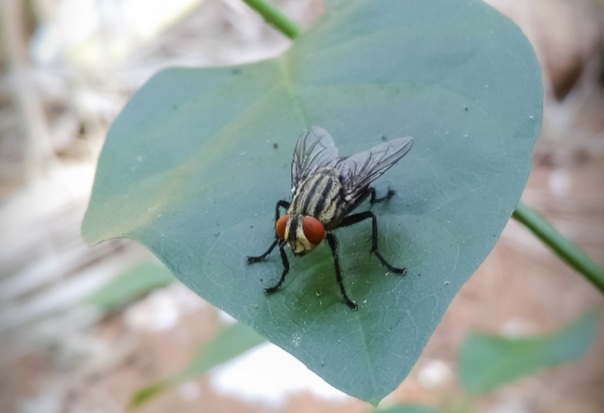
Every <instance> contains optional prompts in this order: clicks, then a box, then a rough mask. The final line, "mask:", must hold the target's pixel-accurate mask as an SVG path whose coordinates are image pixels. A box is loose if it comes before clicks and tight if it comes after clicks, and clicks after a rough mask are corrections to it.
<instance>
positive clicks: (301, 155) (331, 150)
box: [292, 126, 338, 192]
mask: <svg viewBox="0 0 604 413" xmlns="http://www.w3.org/2000/svg"><path fill="white" fill-rule="evenodd" d="M337 156H338V148H336V145H335V143H334V142H333V139H332V138H331V136H330V135H329V133H327V131H326V130H325V129H323V128H320V127H318V126H313V127H312V128H310V129H309V130H308V131H307V132H305V133H304V134H303V135H302V136H300V139H298V143H297V144H296V149H294V158H293V159H292V192H293V191H295V189H296V188H297V186H298V184H299V183H300V182H302V181H303V180H304V179H305V178H306V177H308V176H309V175H312V174H313V173H314V172H315V171H316V170H317V169H319V168H322V167H324V166H327V165H329V164H330V163H332V162H334V161H335V160H336V158H337Z"/></svg>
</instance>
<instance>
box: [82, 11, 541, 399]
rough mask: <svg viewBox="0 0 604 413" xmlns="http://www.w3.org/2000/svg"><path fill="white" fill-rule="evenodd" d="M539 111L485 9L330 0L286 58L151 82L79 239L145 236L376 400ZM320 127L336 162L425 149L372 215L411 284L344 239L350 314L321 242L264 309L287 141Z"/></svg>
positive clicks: (462, 273)
mask: <svg viewBox="0 0 604 413" xmlns="http://www.w3.org/2000/svg"><path fill="white" fill-rule="evenodd" d="M541 104H542V89H541V80H540V70H539V66H538V64H537V61H536V59H535V56H534V55H533V52H532V49H531V46H530V44H529V43H528V42H527V40H526V38H525V37H524V36H523V34H522V33H521V31H520V30H519V29H518V28H517V27H516V26H515V25H514V24H513V23H512V22H511V21H510V20H509V19H507V18H505V17H503V16H501V15H500V14H499V13H497V12H496V11H494V10H493V9H492V8H490V7H489V6H487V5H486V4H484V3H483V2H482V1H479V0H470V1H466V0H464V1H461V0H430V1H428V0H426V1H415V0H413V1H412V0H382V1H380V2H376V1H369V0H334V1H329V2H328V3H327V4H326V10H325V13H324V15H323V16H322V17H321V18H320V19H319V20H318V22H317V23H316V25H315V27H313V28H312V29H311V30H309V31H308V33H305V34H304V35H302V36H301V37H300V38H299V39H298V40H297V41H296V42H295V43H294V44H293V46H292V47H291V48H290V49H289V50H288V51H287V52H286V53H284V54H283V55H282V56H279V57H277V58H275V59H273V60H270V61H264V62H259V63H254V64H248V65H242V66H237V67H230V68H211V69H170V70H166V71H163V72H161V73H160V74H158V75H156V76H155V77H153V78H152V79H151V80H150V81H149V82H148V83H147V84H146V85H145V86H144V87H143V88H142V89H141V90H140V91H139V92H138V93H137V94H136V95H135V96H134V97H133V98H132V100H131V101H130V102H129V104H128V105H127V107H126V108H125V109H124V111H123V112H122V113H121V114H120V116H119V117H118V119H117V120H116V121H115V123H114V124H113V126H112V128H111V130H110V133H109V136H108V137H107V142H106V143H105V146H104V148H103V152H102V154H101V157H100V160H99V165H98V170H97V174H96V180H95V184H94V190H93V194H92V198H91V201H90V206H89V209H88V211H87V213H86V217H85V220H84V225H83V234H84V237H85V238H86V240H87V241H88V242H90V243H95V242H100V241H102V240H105V239H108V238H112V237H129V238H132V239H135V240H138V241H139V242H141V243H142V244H144V245H146V246H147V247H148V248H149V249H150V250H151V251H152V252H153V253H154V254H155V255H156V256H157V257H159V258H160V259H161V260H162V261H163V262H164V263H165V265H166V266H167V267H168V268H169V269H170V270H171V271H172V272H173V273H174V274H175V275H176V276H177V277H178V278H179V279H180V280H181V281H182V282H183V283H185V284H186V285H188V286H189V287H190V288H191V289H192V290H193V291H195V292H197V293H198V294H199V295H201V296H203V297H204V298H205V299H206V300H208V301H209V302H210V303H212V304H214V305H216V306H218V307H220V308H222V309H223V310H225V311H226V312H227V313H229V314H231V315H232V316H233V317H235V318H237V319H238V320H239V321H241V322H243V323H245V324H247V325H249V326H252V327H253V328H254V329H256V330H257V331H258V332H259V333H261V334H262V335H263V336H265V337H267V338H268V339H270V340H271V341H272V342H273V343H275V344H277V345H278V346H280V347H282V348H283V349H285V350H286V351H288V352H289V353H291V354H293V355H294V356H295V357H297V358H298V359H300V360H301V361H302V362H303V363H305V364H306V366H308V367H309V368H310V369H311V370H313V371H314V372H315V373H317V374H318V375H319V376H321V377H322V378H323V379H324V380H326V381H327V382H328V383H330V384H332V385H333V386H335V387H337V388H339V389H341V390H343V391H345V392H347V393H349V394H351V395H353V396H356V397H359V398H361V399H363V400H367V401H369V402H371V403H374V404H375V403H377V402H378V401H379V400H380V399H381V398H382V397H384V396H385V395H386V394H388V393H389V392H390V391H392V390H393V389H394V388H396V387H397V386H398V385H399V383H400V382H401V381H402V380H403V378H404V377H405V376H406V375H407V374H408V372H409V370H410V369H411V367H412V366H413V365H414V364H415V361H416V359H417V357H418V356H419V354H420V353H421V352H422V349H423V348H424V346H425V344H426V342H427V340H428V338H429V337H430V335H431V334H432V331H433V330H434V328H435V327H436V325H437V324H438V323H439V321H440V319H441V317H442V315H443V313H444V311H445V310H446V308H447V306H448V305H449V303H450V301H451V299H452V298H453V297H454V296H455V294H456V293H457V291H458V289H459V288H460V287H461V285H463V284H464V282H465V281H466V280H467V279H468V277H469V276H470V275H471V274H472V273H473V272H474V270H475V269H476V268H477V267H478V265H480V263H481V262H482V261H483V259H484V258H485V257H486V255H487V254H488V253H489V251H490V250H491V248H492V247H493V245H494V243H495V241H496V240H497V238H498V236H499V234H500V233H501V231H502V229H503V227H504V226H505V224H506V222H507V220H508V218H509V217H510V215H511V213H512V211H513V210H514V207H515V205H516V203H517V202H518V200H519V197H520V194H521V192H522V189H523V187H524V184H525V181H526V178H527V176H528V171H529V167H530V159H531V150H532V146H533V144H534V141H535V138H536V136H537V134H538V132H539V128H540V123H541V110H542V108H541ZM313 125H318V126H322V127H324V128H326V129H327V130H328V131H329V132H330V133H331V134H332V135H333V137H334V140H335V142H336V144H337V145H338V147H339V148H340V153H341V154H342V155H349V154H352V153H355V152H358V151H362V150H365V149H368V148H370V147H371V146H373V145H375V144H378V143H381V142H382V141H383V139H389V138H394V137H397V136H404V135H411V136H413V137H414V138H415V144H414V147H413V150H412V151H411V152H410V153H409V154H408V155H407V156H406V157H405V158H404V159H403V160H402V161H401V162H400V164H398V165H396V166H395V167H394V168H392V169H391V170H390V171H388V172H387V173H386V175H384V177H383V178H382V179H381V180H380V181H378V182H377V183H376V186H377V190H378V193H383V192H384V191H386V189H387V187H391V188H393V189H395V190H396V191H397V195H396V196H395V197H394V198H392V199H391V200H390V201H389V202H388V203H387V204H383V205H379V206H375V207H374V208H373V210H374V212H375V213H376V215H377V216H378V220H379V231H380V233H379V235H380V241H379V242H380V248H381V252H382V253H383V255H384V256H385V257H386V258H388V259H389V260H390V261H391V262H392V263H393V264H395V265H404V266H406V267H407V268H408V273H407V275H406V276H405V277H398V276H394V275H388V274H386V271H385V269H384V268H383V267H382V266H381V265H380V263H379V261H378V260H377V259H376V258H375V257H371V256H370V255H369V253H368V251H369V244H368V243H367V239H368V238H369V237H370V233H371V229H370V225H369V223H367V224H366V225H365V224H359V225H357V226H354V227H350V228H345V229H342V230H338V231H337V234H338V237H339V240H340V256H341V265H342V267H343V272H344V277H345V279H344V283H345V285H346V288H347V291H348V292H349V294H350V295H351V297H352V298H353V299H355V300H356V301H357V302H358V303H359V304H361V309H360V310H359V311H356V312H351V311H350V310H349V309H348V307H346V306H345V305H344V304H343V303H342V301H341V296H340V293H339V290H338V286H337V284H336V282H335V276H334V270H333V262H332V257H331V254H330V252H329V248H328V247H327V246H326V245H322V246H320V247H319V248H317V250H316V251H314V252H313V253H312V254H309V255H308V256H305V257H301V258H295V259H292V260H291V273H290V275H289V276H288V279H287V280H286V282H285V284H284V288H283V289H282V291H280V292H279V293H277V294H274V295H272V296H270V297H266V296H265V295H264V293H263V288H264V287H267V286H270V285H273V284H274V283H275V282H276V280H277V279H278V278H279V276H280V274H281V271H282V268H281V262H280V259H279V256H278V254H276V253H274V254H273V255H272V256H271V257H269V259H267V260H266V262H264V263H258V264H255V265H246V259H245V257H246V255H255V254H259V253H261V252H263V251H264V250H265V249H266V248H267V247H268V245H269V244H270V243H271V241H272V239H273V237H274V229H273V228H274V223H273V216H274V205H275V202H276V201H277V200H279V199H282V198H284V197H287V196H288V194H289V193H290V183H289V179H290V171H289V165H290V162H291V159H292V152H293V148H294V145H295V143H296V140H297V138H298V136H299V135H300V134H301V133H302V132H303V131H304V130H306V129H308V128H309V127H310V126H313ZM366 207H367V205H364V206H363V208H366Z"/></svg>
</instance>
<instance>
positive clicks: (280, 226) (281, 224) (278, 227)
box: [275, 215, 289, 241]
mask: <svg viewBox="0 0 604 413" xmlns="http://www.w3.org/2000/svg"><path fill="white" fill-rule="evenodd" d="M288 219H289V215H283V216H280V217H279V219H278V220H277V223H276V224H275V232H277V236H278V237H279V239H280V240H281V241H283V240H284V239H285V226H286V225H287V220H288Z"/></svg>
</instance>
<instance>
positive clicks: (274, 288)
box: [264, 242, 289, 294]
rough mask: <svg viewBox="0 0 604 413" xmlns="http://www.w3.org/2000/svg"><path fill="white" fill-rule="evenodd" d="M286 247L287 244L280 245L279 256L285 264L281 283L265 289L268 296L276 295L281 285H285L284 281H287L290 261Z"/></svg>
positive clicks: (280, 279)
mask: <svg viewBox="0 0 604 413" xmlns="http://www.w3.org/2000/svg"><path fill="white" fill-rule="evenodd" d="M284 246H285V242H282V243H280V244H279V254H280V255H281V263H282V264H283V272H282V273H281V278H279V282H278V283H277V284H275V285H273V286H272V287H269V288H265V289H264V292H265V293H266V294H272V293H276V292H277V291H278V290H279V288H280V287H281V284H283V281H285V276H286V275H287V273H288V272H289V261H288V260H287V255H286V254H285V249H284V248H283V247H284Z"/></svg>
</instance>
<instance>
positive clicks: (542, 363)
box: [459, 313, 597, 393]
mask: <svg viewBox="0 0 604 413" xmlns="http://www.w3.org/2000/svg"><path fill="white" fill-rule="evenodd" d="M596 326H597V317H596V315H595V314H593V313H589V314H586V315H584V316H583V317H581V318H579V319H578V320H576V321H575V322H573V323H572V324H570V325H569V326H567V327H565V328H564V329H563V330H561V331H558V332H555V333H552V334H547V335H543V336H539V337H532V338H518V339H511V338H505V337H500V336H495V335H488V334H477V333H474V334H470V335H469V336H468V337H467V338H466V340H465V342H464V343H463V345H462V347H461V352H460V356H459V372H460V376H461V380H462V384H463V386H464V388H465V389H466V390H467V391H468V392H471V393H483V392H486V391H489V390H491V389H493V388H495V387H497V386H499V385H502V384H505V383H509V382H511V381H513V380H515V379H517V378H519V377H522V376H526V375H529V374H532V373H534V372H535V371H537V370H539V369H541V368H544V367H550V366H554V365H557V364H560V363H564V362H568V361H572V360H576V359H578V358H580V357H581V356H583V354H585V352H586V351H587V349H588V348H589V345H590V344H591V342H592V340H593V338H594V335H595V332H596Z"/></svg>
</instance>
